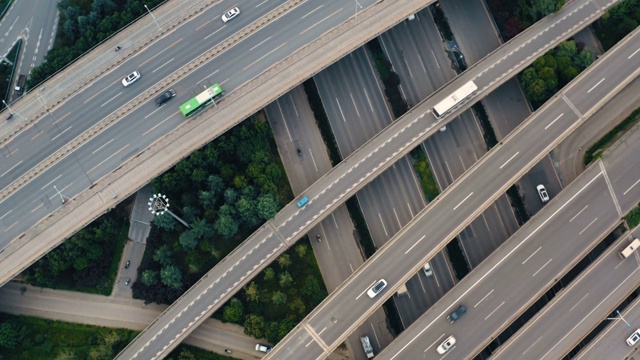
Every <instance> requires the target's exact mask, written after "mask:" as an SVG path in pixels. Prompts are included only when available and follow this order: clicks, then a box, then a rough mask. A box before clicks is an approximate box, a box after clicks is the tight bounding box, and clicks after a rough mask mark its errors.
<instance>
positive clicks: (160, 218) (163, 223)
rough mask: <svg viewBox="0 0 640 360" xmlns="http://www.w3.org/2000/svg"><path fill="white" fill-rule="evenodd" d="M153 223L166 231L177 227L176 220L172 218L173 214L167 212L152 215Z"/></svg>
mask: <svg viewBox="0 0 640 360" xmlns="http://www.w3.org/2000/svg"><path fill="white" fill-rule="evenodd" d="M153 225H155V226H157V227H159V228H161V229H164V230H167V231H172V230H175V229H176V228H177V227H178V222H177V221H176V219H174V218H173V216H171V215H169V214H162V215H156V216H154V217H153Z"/></svg>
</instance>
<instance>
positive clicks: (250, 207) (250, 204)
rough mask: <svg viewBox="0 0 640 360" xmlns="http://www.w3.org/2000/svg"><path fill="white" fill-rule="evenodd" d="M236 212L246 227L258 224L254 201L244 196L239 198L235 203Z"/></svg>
mask: <svg viewBox="0 0 640 360" xmlns="http://www.w3.org/2000/svg"><path fill="white" fill-rule="evenodd" d="M236 210H237V211H238V215H240V219H242V221H243V222H244V223H245V224H247V225H248V226H250V227H254V226H256V225H257V224H258V223H259V222H260V219H259V218H258V211H257V208H256V201H254V200H253V199H251V198H249V197H247V196H244V195H243V196H241V197H240V199H238V201H237V202H236Z"/></svg>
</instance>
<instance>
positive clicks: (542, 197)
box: [536, 184, 549, 203]
mask: <svg viewBox="0 0 640 360" xmlns="http://www.w3.org/2000/svg"><path fill="white" fill-rule="evenodd" d="M536 190H538V195H540V200H542V202H543V203H546V202H547V201H549V193H548V192H547V189H546V188H545V187H544V185H542V184H540V185H538V186H536Z"/></svg>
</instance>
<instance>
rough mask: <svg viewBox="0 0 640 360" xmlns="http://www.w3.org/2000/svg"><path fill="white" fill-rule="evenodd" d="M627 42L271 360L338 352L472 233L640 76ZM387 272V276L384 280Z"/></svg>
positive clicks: (636, 39) (633, 44) (444, 198)
mask: <svg viewBox="0 0 640 360" xmlns="http://www.w3.org/2000/svg"><path fill="white" fill-rule="evenodd" d="M625 40H626V41H625V43H624V44H619V45H618V47H616V51H612V52H611V53H610V54H608V55H605V56H604V57H603V58H601V59H600V61H599V62H598V63H596V64H595V66H593V67H591V68H590V69H589V71H587V72H586V73H585V74H583V76H581V77H580V78H579V79H578V80H576V81H574V82H573V83H572V84H571V85H570V86H569V87H568V88H567V89H565V90H564V91H563V92H562V95H561V97H557V98H555V99H557V101H551V102H549V103H548V104H547V106H545V107H544V108H543V109H541V110H539V111H538V112H537V113H536V114H534V116H532V117H531V118H530V119H529V120H528V121H526V122H525V123H524V124H523V126H521V127H519V128H518V129H517V130H516V131H515V132H514V133H513V134H512V135H511V136H509V137H508V138H507V139H506V140H504V141H503V142H502V143H501V144H500V145H499V146H498V148H497V149H495V150H494V151H492V152H491V153H490V154H489V155H488V156H486V157H484V158H483V159H482V160H481V161H480V162H479V163H478V164H476V165H475V166H474V168H473V170H472V171H469V172H467V174H465V176H463V178H462V179H461V180H460V181H458V182H457V183H456V184H454V185H453V186H452V187H450V188H449V189H448V190H447V191H445V192H444V193H443V194H442V195H441V198H440V200H439V201H436V202H435V203H434V204H433V205H431V206H429V207H428V208H427V209H426V210H425V211H423V212H422V213H421V214H420V215H419V216H418V217H417V218H416V219H414V220H413V221H412V222H411V226H408V227H407V228H405V229H403V232H402V233H401V234H399V235H400V236H397V237H396V238H395V239H394V240H392V241H391V242H390V243H389V245H388V246H386V247H385V248H383V249H381V250H379V251H378V253H376V255H375V256H374V257H372V258H371V259H370V260H369V261H368V262H367V264H365V266H364V268H362V269H360V270H359V271H358V272H357V273H356V275H355V276H352V277H351V278H350V279H349V281H347V282H346V283H345V284H343V286H341V288H340V289H339V290H338V291H336V292H334V293H333V294H332V295H331V296H330V297H329V299H327V300H326V301H325V302H323V304H321V305H320V306H319V308H318V309H316V310H315V311H314V312H313V313H312V314H310V315H309V316H308V317H307V319H306V320H305V321H303V323H301V324H300V325H299V326H298V327H297V328H296V329H295V330H294V331H292V332H291V333H290V334H289V336H288V337H287V338H286V339H285V340H286V341H285V340H283V342H281V343H280V344H279V346H278V347H277V348H276V349H274V351H272V352H271V353H270V354H269V355H268V357H269V358H286V357H288V356H291V355H293V354H301V353H302V352H305V353H306V354H308V355H306V357H305V358H317V357H318V356H320V354H321V353H322V352H323V347H324V346H326V347H327V348H329V349H331V348H333V347H335V346H338V345H339V342H340V341H341V339H342V338H344V336H346V334H347V333H348V332H349V330H350V329H349V328H350V327H353V326H355V325H357V324H359V323H360V322H361V321H362V317H363V316H365V315H366V313H367V311H370V309H371V308H375V306H377V305H380V304H381V303H382V301H384V300H385V299H386V298H388V297H389V296H390V295H391V294H392V292H393V291H394V290H395V289H396V288H397V287H398V286H400V285H401V283H402V282H403V281H404V280H405V279H406V277H407V274H411V273H413V272H414V271H416V270H417V269H418V268H419V266H420V265H421V264H422V263H424V261H426V260H427V259H429V258H430V257H432V256H433V255H435V251H436V250H439V249H441V248H442V246H443V245H444V244H445V242H446V241H447V239H451V238H452V237H453V236H455V235H456V234H457V233H458V232H459V231H460V230H461V228H463V227H464V226H466V225H467V224H468V223H469V221H470V220H469V219H473V218H474V217H475V216H477V214H478V212H479V211H482V210H483V209H484V208H485V207H486V205H487V204H488V203H490V202H491V201H492V200H494V199H495V198H496V197H497V195H498V194H500V193H502V191H504V190H506V188H507V187H508V186H509V184H510V183H511V182H512V181H515V179H517V178H518V177H519V176H520V175H522V173H523V172H524V171H527V170H528V168H530V167H531V166H532V165H533V163H535V161H537V160H538V159H540V158H541V157H542V156H544V154H545V153H546V152H548V151H549V149H551V148H552V147H553V146H555V145H556V143H557V142H559V141H560V140H562V138H564V137H565V136H566V135H567V134H569V133H570V132H571V131H572V130H573V129H574V128H575V127H576V125H577V124H579V122H580V121H578V120H579V119H580V116H581V114H589V113H591V112H592V111H595V109H597V108H598V107H599V106H601V103H602V102H603V99H604V98H606V97H609V96H611V95H610V94H611V93H615V91H618V90H619V89H620V88H622V87H623V86H621V85H623V84H625V83H628V82H629V81H631V80H632V79H633V78H635V76H636V75H637V73H638V72H640V70H638V69H640V67H639V66H638V61H640V57H636V58H634V57H633V55H635V54H634V51H636V49H638V47H639V46H640V35H638V33H634V36H632V37H628V38H626V39H625ZM629 60H631V61H629ZM612 69H615V71H613V70H612ZM605 80H607V81H605ZM399 137H400V136H399ZM399 137H398V140H399V141H401V140H400V139H399ZM374 140H375V139H374ZM369 144H370V143H368V144H367V145H365V146H364V147H363V148H367V146H368V145H369ZM522 149H527V151H526V152H523V151H521V150H522ZM373 152H374V151H368V152H367V153H373ZM348 160H349V159H347V163H349V161H348ZM318 200H319V201H322V198H320V197H319V198H317V200H316V198H315V197H313V198H312V201H318ZM310 205H311V204H310ZM316 206H317V205H316ZM310 208H311V207H310V206H307V207H306V208H305V209H306V211H309V209H310ZM305 209H303V211H305ZM287 225H288V224H287ZM426 229H430V231H426ZM427 234H428V235H429V236H428V237H427ZM399 238H402V240H404V241H402V240H400V239H399ZM406 239H412V240H406ZM418 243H420V246H417V245H418ZM399 259H401V260H400V261H399ZM382 269H386V270H384V273H383V270H382ZM381 277H384V278H385V279H387V281H388V283H389V286H388V287H387V290H385V291H383V293H382V294H381V295H379V296H378V297H377V298H376V299H367V298H366V297H364V298H362V300H359V299H360V298H361V297H363V296H364V293H365V292H366V290H367V289H368V288H369V287H370V286H371V285H372V284H374V283H375V282H376V281H377V280H378V279H380V278H381ZM319 342H320V343H322V345H320V344H319ZM303 349H304V350H303Z"/></svg>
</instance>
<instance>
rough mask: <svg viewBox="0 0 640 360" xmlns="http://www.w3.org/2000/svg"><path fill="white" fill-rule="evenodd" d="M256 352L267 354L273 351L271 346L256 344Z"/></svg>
mask: <svg viewBox="0 0 640 360" xmlns="http://www.w3.org/2000/svg"><path fill="white" fill-rule="evenodd" d="M256 351H260V352H263V353H265V354H266V353H268V352H269V351H271V346H267V345H262V344H256Z"/></svg>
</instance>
